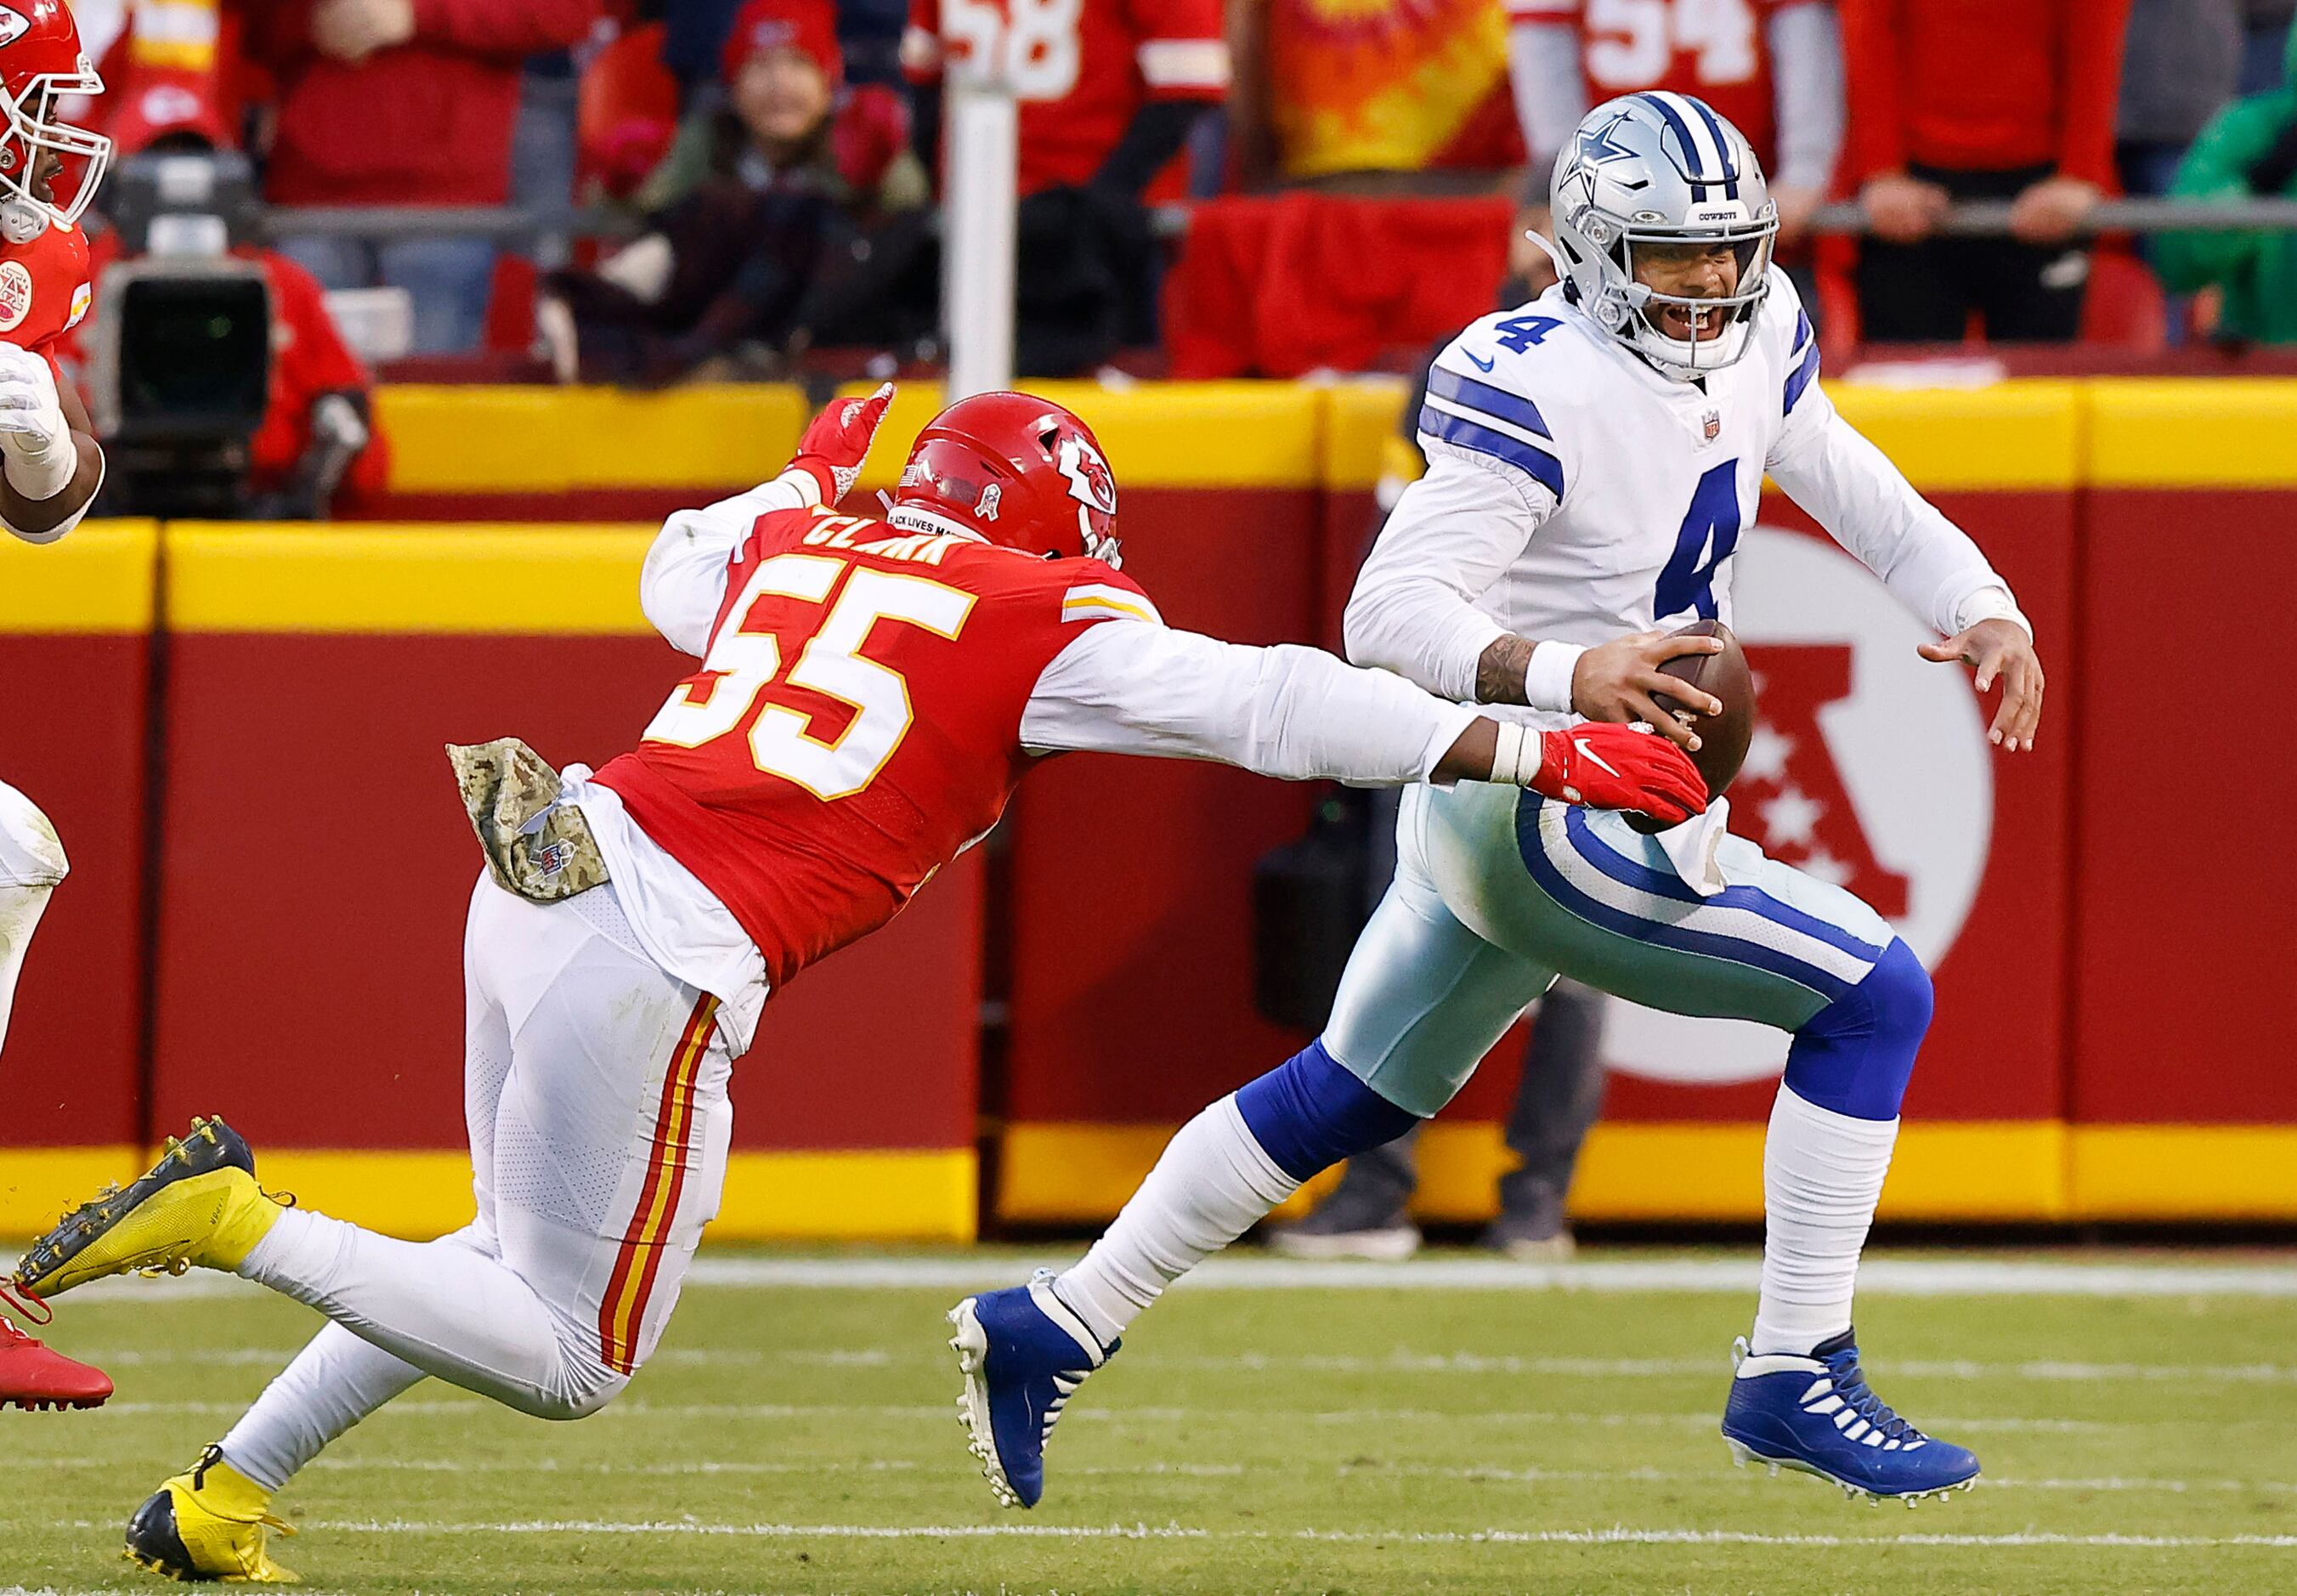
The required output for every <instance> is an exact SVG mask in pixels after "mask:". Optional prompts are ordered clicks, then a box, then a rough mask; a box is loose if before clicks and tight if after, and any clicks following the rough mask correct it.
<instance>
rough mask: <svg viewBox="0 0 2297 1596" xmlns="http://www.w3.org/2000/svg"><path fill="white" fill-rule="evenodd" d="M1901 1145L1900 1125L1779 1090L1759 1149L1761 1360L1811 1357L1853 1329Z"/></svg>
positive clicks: (1756, 1335) (1756, 1342) (1758, 1315)
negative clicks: (1870, 1236)
mask: <svg viewBox="0 0 2297 1596" xmlns="http://www.w3.org/2000/svg"><path fill="white" fill-rule="evenodd" d="M1897 1142H1898V1121H1897V1120H1894V1119H1889V1120H1874V1119H1853V1118H1852V1117H1851V1116H1850V1115H1847V1114H1836V1113H1835V1112H1833V1111H1832V1109H1827V1108H1821V1107H1818V1106H1817V1105H1816V1104H1814V1103H1809V1102H1806V1101H1805V1100H1804V1099H1802V1098H1799V1097H1797V1096H1796V1095H1795V1094H1794V1093H1793V1092H1792V1091H1791V1090H1789V1089H1788V1088H1787V1087H1785V1086H1783V1085H1782V1086H1781V1087H1780V1088H1779V1095H1778V1098H1777V1100H1776V1101H1775V1102H1774V1103H1773V1104H1772V1106H1771V1128H1770V1133H1769V1135H1768V1137H1767V1138H1766V1139H1765V1141H1764V1143H1763V1209H1764V1224H1763V1295H1762V1300H1761V1302H1760V1304H1758V1306H1757V1308H1756V1310H1755V1333H1754V1336H1753V1338H1752V1341H1753V1346H1754V1350H1755V1351H1756V1352H1757V1353H1807V1352H1809V1351H1810V1349H1811V1348H1812V1347H1814V1346H1816V1345H1818V1344H1819V1343H1820V1342H1822V1341H1824V1340H1825V1339H1826V1338H1827V1337H1830V1336H1839V1335H1840V1334H1841V1333H1842V1332H1843V1331H1844V1330H1847V1329H1849V1328H1850V1297H1851V1292H1852V1289H1853V1287H1854V1286H1855V1284H1856V1282H1857V1275H1858V1254H1859V1252H1860V1250H1861V1249H1862V1248H1864V1247H1865V1245H1866V1230H1867V1228H1868V1227H1869V1226H1870V1225H1872V1224H1873V1222H1874V1205H1875V1204H1876V1203H1877V1202H1878V1201H1880V1200H1881V1196H1882V1177H1883V1176H1884V1175H1885V1174H1887V1173H1889V1169H1890V1149H1891V1148H1892V1147H1894V1146H1895V1145H1896V1144H1897Z"/></svg>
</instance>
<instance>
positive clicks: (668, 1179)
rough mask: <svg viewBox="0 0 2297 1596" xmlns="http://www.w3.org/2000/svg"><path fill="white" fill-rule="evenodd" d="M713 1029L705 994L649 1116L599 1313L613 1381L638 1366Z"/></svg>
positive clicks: (713, 1013) (689, 1152) (713, 1014)
mask: <svg viewBox="0 0 2297 1596" xmlns="http://www.w3.org/2000/svg"><path fill="white" fill-rule="evenodd" d="M717 1024H718V1000H717V999H715V998H713V997H711V996H709V995H708V994H706V993H705V994H704V996H703V999H702V1000H701V1001H700V1002H698V1003H696V1005H695V1006H694V1013H693V1015H692V1016H691V1017H689V1018H688V1019H687V1022H686V1029H685V1030H684V1031H682V1032H679V1038H678V1048H677V1050H676V1051H675V1052H674V1053H672V1054H671V1060H670V1068H669V1069H668V1070H667V1071H665V1072H664V1073H663V1081H662V1106H661V1107H660V1109H659V1111H657V1112H656V1114H655V1120H654V1147H653V1150H652V1152H651V1153H650V1154H649V1155H648V1156H647V1158H646V1183H645V1185H644V1186H643V1187H641V1188H640V1189H639V1193H638V1211H637V1212H636V1213H632V1214H631V1215H630V1229H629V1230H627V1231H625V1232H624V1233H623V1236H622V1251H621V1252H620V1253H619V1254H618V1255H616V1256H615V1258H614V1273H613V1279H610V1280H609V1281H608V1282H607V1284H606V1298H605V1302H603V1303H601V1304H599V1307H598V1345H599V1350H600V1354H601V1356H602V1357H603V1358H604V1359H605V1364H606V1367H607V1368H609V1369H611V1370H614V1371H615V1372H617V1373H619V1374H630V1373H632V1372H634V1371H635V1370H636V1369H637V1367H638V1332H639V1329H641V1327H643V1326H644V1325H645V1323H646V1301H647V1299H648V1298H649V1297H651V1296H653V1295H654V1282H655V1274H656V1273H657V1272H658V1271H660V1269H661V1267H662V1251H663V1247H664V1246H666V1245H668V1243H669V1240H670V1230H671V1224H672V1223H673V1222H675V1221H676V1220H677V1218H678V1202H679V1197H680V1196H682V1195H683V1194H684V1192H685V1190H686V1171H687V1165H688V1164H691V1163H692V1162H693V1158H694V1150H693V1146H692V1144H693V1141H694V1119H695V1114H694V1082H695V1081H696V1078H698V1077H699V1076H700V1074H701V1073H702V1057H703V1055H704V1054H705V1053H707V1052H708V1051H709V1050H710V1039H711V1037H712V1034H713V1033H714V1032H716V1030H717Z"/></svg>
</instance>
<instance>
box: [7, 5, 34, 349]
mask: <svg viewBox="0 0 2297 1596" xmlns="http://www.w3.org/2000/svg"><path fill="white" fill-rule="evenodd" d="M8 14H9V15H14V14H15V13H14V12H9V13H8ZM31 313H32V274H31V273H30V272H29V271H27V270H25V269H24V263H23V262H22V261H21V260H0V333H12V332H14V331H15V330H16V329H17V328H18V327H20V326H21V325H24V318H25V317H28V316H29V315H30V314H31Z"/></svg>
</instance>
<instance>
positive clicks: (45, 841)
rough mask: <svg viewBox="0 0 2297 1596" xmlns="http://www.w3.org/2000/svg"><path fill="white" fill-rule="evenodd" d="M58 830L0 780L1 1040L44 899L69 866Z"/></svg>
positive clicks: (26, 799)
mask: <svg viewBox="0 0 2297 1596" xmlns="http://www.w3.org/2000/svg"><path fill="white" fill-rule="evenodd" d="M70 868H71V867H70V863H69V862H68V861H67V860H65V859H64V848H63V844H62V843H61V842H59V841H57V839H56V828H55V827H54V826H52V825H50V824H49V823H48V818H47V816H45V815H44V814H42V813H41V812H40V809H39V806H38V805H37V804H36V803H34V802H32V801H31V800H30V799H29V798H27V797H25V796H24V794H21V793H20V792H18V791H17V790H16V789H15V788H13V787H12V786H9V785H8V784H7V783H5V782H0V1041H6V1040H7V1036H8V1016H9V1014H10V1012H11V1011H12V1009H13V1008H15V1006H16V977H17V976H18V975H21V974H22V973H23V969H24V955H25V953H26V952H27V951H28V950H29V949H30V948H31V945H32V933H33V932H35V931H37V930H38V929H39V926H40V917H41V916H42V915H43V914H45V913H46V912H47V908H48V897H49V895H50V894H51V893H54V891H55V890H56V886H57V884H59V883H61V882H62V880H63V878H64V876H65V875H66V874H67V873H68V872H69V871H70Z"/></svg>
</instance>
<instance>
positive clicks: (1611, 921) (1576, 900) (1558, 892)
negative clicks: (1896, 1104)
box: [1516, 802, 1855, 1002]
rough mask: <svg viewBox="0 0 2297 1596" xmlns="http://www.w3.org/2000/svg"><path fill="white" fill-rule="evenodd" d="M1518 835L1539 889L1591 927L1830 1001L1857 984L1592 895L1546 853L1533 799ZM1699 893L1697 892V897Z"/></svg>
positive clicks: (1757, 946)
mask: <svg viewBox="0 0 2297 1596" xmlns="http://www.w3.org/2000/svg"><path fill="white" fill-rule="evenodd" d="M1516 840H1517V843H1518V848H1519V851H1520V852H1521V854H1522V855H1523V863H1524V868H1526V869H1527V870H1528V871H1530V872H1531V878H1532V880H1533V881H1534V882H1535V883H1536V884H1538V886H1539V889H1540V891H1542V892H1544V893H1546V894H1547V895H1548V896H1549V897H1550V898H1552V899H1553V900H1554V901H1555V902H1556V903H1557V904H1559V905H1560V907H1562V908H1563V909H1566V910H1567V911H1568V912H1569V913H1571V914H1572V915H1574V916H1576V917H1578V918H1580V919H1582V920H1585V921H1586V922H1587V923H1588V924H1590V925H1592V926H1598V927H1600V928H1601V929H1602V930H1605V931H1609V932H1611V933H1614V934H1617V935H1619V936H1624V937H1627V938H1630V939H1631V940H1633V941H1635V942H1643V943H1647V944H1649V945H1651V946H1652V947H1659V948H1667V949H1671V950H1674V951H1675V952H1678V953H1691V954H1697V955H1700V956H1703V957H1706V958H1720V959H1725V960H1727V961H1729V962H1730V963H1733V964H1740V965H1747V966H1750V967H1753V968H1755V969H1758V970H1763V971H1766V972H1767V973H1769V974H1771V975H1777V976H1780V977H1782V978H1783V979H1785V980H1788V981H1791V982H1793V983H1795V984H1797V985H1798V986H1803V987H1807V988H1808V989H1809V990H1811V991H1815V992H1817V993H1819V994H1820V995H1821V996H1822V997H1824V998H1825V999H1827V1000H1829V1001H1830V1002H1831V1001H1832V1000H1834V999H1836V998H1839V997H1840V996H1841V995H1842V994H1843V993H1845V992H1847V991H1850V989H1851V987H1852V986H1853V985H1854V984H1855V983H1851V982H1848V981H1845V980H1843V979H1842V978H1841V977H1840V976H1838V975H1834V974H1833V973H1832V972H1831V971H1828V970H1822V969H1820V968H1818V967H1816V966H1815V965H1811V964H1807V963H1805V962H1804V961H1803V960H1801V959H1799V958H1795V957H1794V956H1793V955H1791V954H1789V953H1782V952H1781V951H1780V950H1777V949H1775V948H1766V947H1765V946H1763V944H1762V943H1760V942H1748V941H1746V940H1745V939H1744V938H1741V937H1735V936H1725V935H1723V934H1720V933H1717V932H1711V931H1693V930H1692V929H1690V928H1689V927H1687V926H1675V925H1670V924H1668V923H1667V922H1666V921H1663V920H1650V919H1645V918H1643V917H1641V916H1639V915H1633V914H1629V913H1628V912H1627V911H1626V910H1625V909H1614V908H1612V907H1611V906H1610V904H1608V903H1603V902H1600V901H1597V900H1595V899H1593V898H1591V897H1589V896H1588V895H1587V894H1586V893H1583V892H1581V891H1580V890H1579V889H1578V888H1577V887H1576V886H1573V885H1572V884H1570V882H1568V881H1567V880H1565V879H1564V876H1563V873H1562V872H1561V871H1560V870H1559V869H1557V868H1555V864H1554V861H1553V860H1550V859H1549V858H1548V857H1547V852H1546V850H1545V849H1544V848H1543V847H1542V846H1541V845H1540V834H1539V820H1538V810H1537V809H1536V808H1535V807H1534V805H1533V804H1531V803H1528V802H1527V803H1526V804H1525V805H1524V806H1523V807H1522V808H1521V809H1520V810H1518V811H1517V819H1516ZM1696 895H1697V894H1695V893H1694V894H1693V896H1694V897H1695V896H1696ZM1702 901H1703V900H1702Z"/></svg>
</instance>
